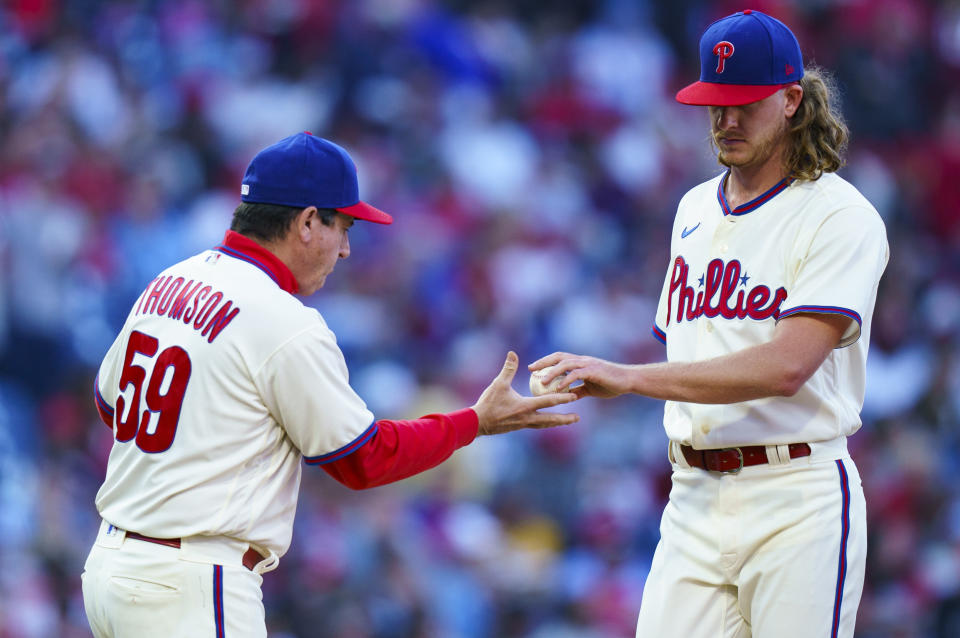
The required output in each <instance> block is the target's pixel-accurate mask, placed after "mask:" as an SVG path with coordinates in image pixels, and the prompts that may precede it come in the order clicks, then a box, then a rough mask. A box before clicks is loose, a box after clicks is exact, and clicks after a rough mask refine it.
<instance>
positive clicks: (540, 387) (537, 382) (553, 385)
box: [530, 366, 566, 397]
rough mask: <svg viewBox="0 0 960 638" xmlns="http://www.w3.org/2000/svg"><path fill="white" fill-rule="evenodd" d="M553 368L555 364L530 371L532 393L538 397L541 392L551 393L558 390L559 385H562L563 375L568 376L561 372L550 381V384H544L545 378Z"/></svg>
mask: <svg viewBox="0 0 960 638" xmlns="http://www.w3.org/2000/svg"><path fill="white" fill-rule="evenodd" d="M552 370H553V366H550V367H547V368H544V369H542V370H537V371H536V372H532V373H530V394H532V395H533V396H535V397H536V396H540V395H541V394H550V393H551V392H556V391H557V387H558V386H559V385H560V382H561V381H563V377H564V376H566V374H561V375H560V376H558V377H557V378H555V379H554V380H553V381H551V382H550V385H544V384H543V380H544V379H545V378H546V377H547V376H549V374H550V372H551V371H552Z"/></svg>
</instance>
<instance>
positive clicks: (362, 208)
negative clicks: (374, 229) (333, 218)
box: [334, 202, 393, 224]
mask: <svg viewBox="0 0 960 638" xmlns="http://www.w3.org/2000/svg"><path fill="white" fill-rule="evenodd" d="M334 210H336V211H338V212H341V213H343V214H344V215H349V216H350V217H355V218H356V219H362V220H364V221H368V222H373V223H375V224H392V223H393V217H391V216H390V215H388V214H386V213H385V212H383V211H382V210H380V209H379V208H374V207H373V206H371V205H370V204H368V203H366V202H357V203H356V204H353V205H352V206H343V207H341V208H336V209H334Z"/></svg>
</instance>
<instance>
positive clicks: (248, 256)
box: [214, 230, 300, 294]
mask: <svg viewBox="0 0 960 638" xmlns="http://www.w3.org/2000/svg"><path fill="white" fill-rule="evenodd" d="M214 250H219V251H220V252H222V253H223V254H224V255H229V256H231V257H235V258H237V259H242V260H243V261H245V262H247V263H248V264H252V265H254V266H256V267H257V268H259V269H260V270H262V271H263V272H265V273H267V276H269V277H270V279H273V281H274V282H276V284H277V285H278V286H280V287H281V288H282V289H283V290H285V291H287V292H289V293H290V294H296V293H297V292H298V291H299V290H300V285H299V284H298V283H297V279H296V277H294V276H293V273H292V272H290V269H289V268H287V265H286V264H285V263H283V262H282V261H280V258H279V257H277V256H276V255H274V254H273V253H272V252H270V251H269V250H267V249H266V248H264V247H263V246H261V245H260V244H258V243H257V242H255V241H253V240H252V239H250V238H249V237H245V236H243V235H241V234H240V233H237V232H234V231H232V230H228V231H227V234H225V235H224V236H223V244H221V245H219V246H217V247H216V248H215V249H214Z"/></svg>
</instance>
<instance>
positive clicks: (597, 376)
mask: <svg viewBox="0 0 960 638" xmlns="http://www.w3.org/2000/svg"><path fill="white" fill-rule="evenodd" d="M550 366H553V367H552V368H551V370H550V372H549V373H548V374H546V375H544V377H543V379H542V382H543V384H544V385H548V384H549V383H550V382H551V381H552V380H553V379H555V378H556V377H559V376H561V375H565V376H563V380H562V381H561V383H560V385H559V387H558V390H559V391H561V392H562V391H564V390H566V391H567V392H572V393H573V394H575V395H577V398H578V399H582V398H583V397H598V398H601V399H609V398H611V397H617V396H620V395H621V394H626V393H628V392H633V389H632V385H631V381H632V380H631V370H632V369H633V368H634V366H628V365H624V364H622V363H613V362H612V361H605V360H603V359H597V358H596V357H584V356H579V355H573V354H568V353H566V352H554V353H553V354H550V355H547V356H545V357H543V358H542V359H537V360H536V361H534V362H533V363H531V364H530V366H529V367H530V371H531V372H534V371H536V370H542V369H544V368H547V367H550ZM578 381H581V382H582V384H581V385H578V386H575V387H570V386H571V385H572V384H574V383H577V382H578Z"/></svg>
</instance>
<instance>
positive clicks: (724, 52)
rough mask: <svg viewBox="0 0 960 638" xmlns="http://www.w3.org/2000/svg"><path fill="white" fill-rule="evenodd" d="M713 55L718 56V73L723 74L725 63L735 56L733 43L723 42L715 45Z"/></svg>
mask: <svg viewBox="0 0 960 638" xmlns="http://www.w3.org/2000/svg"><path fill="white" fill-rule="evenodd" d="M713 54H714V55H715V56H717V73H723V63H724V61H725V60H726V59H727V58H729V57H730V56H731V55H733V43H732V42H727V41H726V40H723V41H721V42H717V43H716V44H715V45H713Z"/></svg>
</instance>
